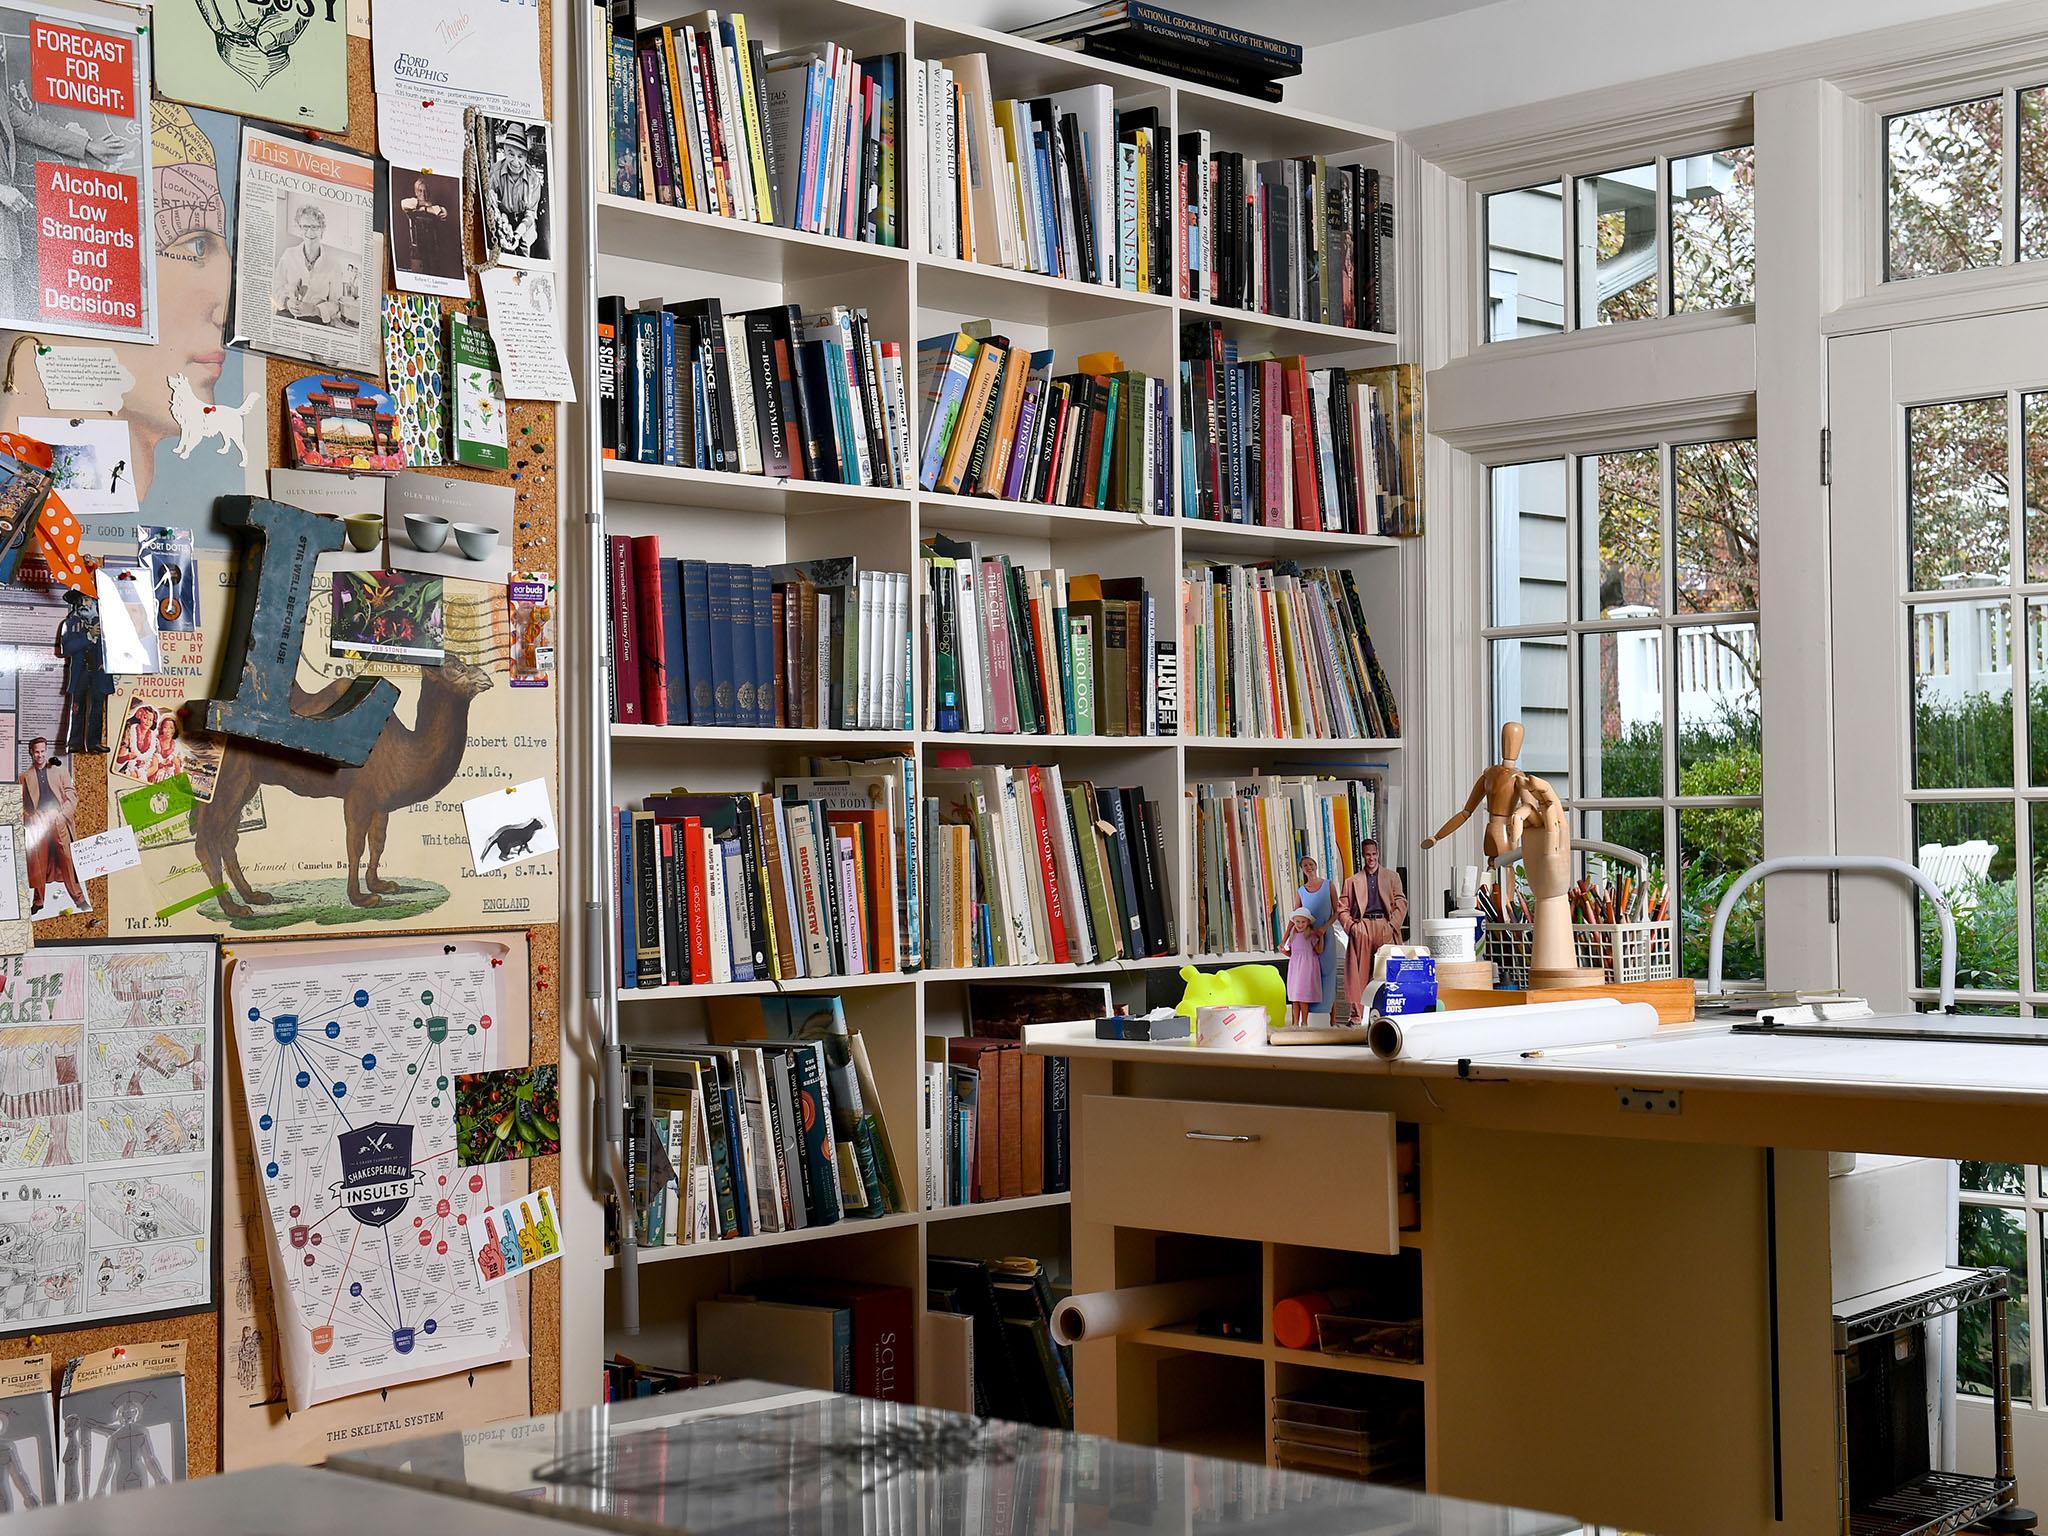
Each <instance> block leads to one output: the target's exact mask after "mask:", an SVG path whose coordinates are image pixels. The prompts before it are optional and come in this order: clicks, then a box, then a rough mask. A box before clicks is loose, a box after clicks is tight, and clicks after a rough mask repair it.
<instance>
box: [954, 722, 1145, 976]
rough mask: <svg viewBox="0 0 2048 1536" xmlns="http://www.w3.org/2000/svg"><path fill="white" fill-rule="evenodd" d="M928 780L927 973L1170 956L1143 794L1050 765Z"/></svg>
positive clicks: (963, 770)
mask: <svg viewBox="0 0 2048 1536" xmlns="http://www.w3.org/2000/svg"><path fill="white" fill-rule="evenodd" d="M927 778H928V788H929V789H930V790H931V795H930V797H929V798H928V799H927V800H926V801H925V807H924V817H925V829H924V843H925V846H926V847H927V848H929V850H930V857H931V867H930V869H929V870H928V871H927V872H926V877H925V880H924V899H925V902H926V904H927V909H926V912H925V916H924V922H923V925H922V927H923V931H924V934H925V940H926V950H925V954H926V960H927V963H929V964H931V965H933V966H939V967H967V966H991V965H993V966H1010V965H1048V964H1066V963H1075V964H1082V965H1092V964H1099V963H1101V962H1103V961H1105V960H1114V959H1137V958H1140V957H1144V956H1150V955H1169V954H1173V953H1174V952H1175V951H1176V949H1177V947H1178V946H1177V944H1176V941H1175V937H1174V913H1173V898H1172V894H1171V892H1170V890H1169V886H1170V884H1171V878H1172V877H1171V870H1172V865H1171V864H1169V863H1168V862H1167V857H1166V844H1165V831H1164V827H1163V825H1162V823H1161V819H1160V811H1159V806H1158V803H1157V802H1156V801H1154V800H1152V799H1150V798H1149V797H1147V795H1146V794H1145V792H1144V791H1143V790H1141V789H1134V788H1131V787H1128V786H1116V785H1097V784H1095V783H1093V782H1091V781H1089V780H1086V779H1077V780H1073V781H1072V782H1069V781H1068V780H1067V778H1066V777H1065V775H1064V774H1063V773H1062V772H1061V770H1060V767H1059V765H1058V764H1057V763H1053V764H1043V765H1041V764H1035V763H1030V764H1016V765H1010V764H1003V763H985V764H977V765H969V766H963V767H958V768H945V767H942V768H937V769H934V770H933V771H932V772H931V773H930V774H929V775H928V776H927Z"/></svg>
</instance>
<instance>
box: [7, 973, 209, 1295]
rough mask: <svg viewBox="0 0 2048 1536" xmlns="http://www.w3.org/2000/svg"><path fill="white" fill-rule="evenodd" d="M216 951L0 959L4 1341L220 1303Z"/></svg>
mask: <svg viewBox="0 0 2048 1536" xmlns="http://www.w3.org/2000/svg"><path fill="white" fill-rule="evenodd" d="M218 953H219V951H218V950H217V949H216V948H215V947H214V945H213V944H211V943H209V942H198V943H194V942H191V941H189V940H188V941H185V942H182V943H174V944H80V945H48V944H46V945H44V946H42V947H41V948H39V949H36V950H34V951H32V952H30V953H28V954H25V955H13V956H9V957H8V958H6V959H4V960H0V983H4V984H0V1330H4V1331H6V1332H10V1333H18V1332H21V1331H22V1330H24V1329H40V1330H43V1331H45V1332H47V1331H48V1330H49V1329H51V1328H52V1327H53V1326H62V1325H61V1324H58V1323H57V1322H56V1320H57V1319H76V1320H81V1321H90V1322H92V1323H93V1324H95V1325H97V1324H100V1323H107V1322H113V1321H115V1320H116V1319H120V1318H128V1317H136V1316H141V1315H145V1314H148V1313H155V1312H172V1311H182V1310H186V1309H189V1308H193V1307H199V1306H204V1305H206V1304H208V1303H209V1302H210V1301H211V1300H212V1299H213V1266H214V1254H215V1247H214V1242H213V1161H214V1160H213V1138H214V1105H215V1102H216V1091H217V1088H218V1084H217V1082H216V1080H215V1079H216V1069H217V1062H218V1058H217V1056H216V1054H215V1049H214V1024H213V1021H214V1006H215V1005H214V965H215V960H216V956H217V955H218Z"/></svg>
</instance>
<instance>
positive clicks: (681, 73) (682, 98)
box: [661, 27, 704, 212]
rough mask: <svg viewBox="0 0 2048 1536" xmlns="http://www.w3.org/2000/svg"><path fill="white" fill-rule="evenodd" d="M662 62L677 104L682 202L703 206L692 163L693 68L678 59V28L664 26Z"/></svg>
mask: <svg viewBox="0 0 2048 1536" xmlns="http://www.w3.org/2000/svg"><path fill="white" fill-rule="evenodd" d="M661 51H662V65H663V67H664V68H665V69H667V70H668V88H669V95H670V99H671V100H673V101H674V102H675V104H676V110H675V130H676V175H677V176H678V177H679V178H680V179H681V181H682V184H683V206H684V207H685V208H692V209H696V210H698V211H699V212H701V211H702V210H703V207H704V204H703V201H702V195H703V193H702V189H701V188H700V187H699V186H698V185H697V178H696V175H695V174H694V172H693V171H692V169H691V165H690V146H691V145H692V144H694V143H696V142H697V123H696V114H695V113H694V112H692V111H691V110H690V69H689V65H688V64H687V63H682V64H678V62H677V60H676V29H675V28H674V27H663V28H662V29H661Z"/></svg>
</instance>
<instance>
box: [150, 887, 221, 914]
mask: <svg viewBox="0 0 2048 1536" xmlns="http://www.w3.org/2000/svg"><path fill="white" fill-rule="evenodd" d="M226 889H227V882H225V881H223V882H221V884H219V885H216V886H215V887H214V888H213V889H212V890H210V891H201V892H200V893H199V894H198V895H197V896H187V897H186V898H185V899H184V900H183V901H181V902H178V903H176V904H175V905H173V906H168V907H165V908H164V909H163V910H162V911H160V912H158V913H157V916H158V917H175V916H177V915H178V914H179V913H180V912H183V911H184V910H186V908H188V907H196V906H198V905H199V903H201V902H202V901H211V900H213V898H214V897H216V896H218V895H220V894H221V892H223V891H225V890H226Z"/></svg>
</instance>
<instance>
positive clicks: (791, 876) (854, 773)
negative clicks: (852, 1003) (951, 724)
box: [613, 756, 924, 987]
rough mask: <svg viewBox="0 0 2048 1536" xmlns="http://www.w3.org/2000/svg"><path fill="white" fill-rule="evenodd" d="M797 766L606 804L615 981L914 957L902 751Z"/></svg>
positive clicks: (903, 962) (919, 949)
mask: <svg viewBox="0 0 2048 1536" xmlns="http://www.w3.org/2000/svg"><path fill="white" fill-rule="evenodd" d="M810 766H811V768H812V769H813V770H814V774H813V776H811V777H807V778H784V779H777V780H776V781H775V792H774V793H773V794H766V793H763V794H701V795H693V794H687V793H683V792H680V791H678V792H676V793H674V794H667V795H649V796H648V797H647V798H646V799H645V800H644V801H643V802H642V804H641V806H640V808H639V809H638V810H621V811H619V812H618V813H617V832H616V836H615V844H616V846H615V847H614V850H613V853H614V858H615V867H616V869H617V871H618V879H619V924H620V934H619V972H620V974H619V984H620V985H621V986H625V987H659V986H707V985H714V984H722V983H726V982H736V981H786V980H796V979H798V978H802V977H817V976H860V975H869V974H875V973H879V972H888V971H898V970H904V971H914V970H916V969H917V968H918V957H919V956H920V955H921V954H922V953H923V932H922V923H923V917H924V913H923V898H922V886H921V881H922V874H921V863H922V861H921V859H920V857H919V853H920V846H919V837H920V835H921V832H922V828H921V827H919V826H918V824H917V819H916V818H915V817H905V815H904V813H903V812H904V807H906V806H911V807H916V806H917V805H918V804H919V800H918V796H917V783H918V777H917V775H918V769H917V760H916V758H915V757H911V756H900V757H889V758H883V759H881V760H879V761H876V762H872V763H868V762H853V761H848V760H846V759H824V758H820V759H813V760H812V761H811V764H810Z"/></svg>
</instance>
